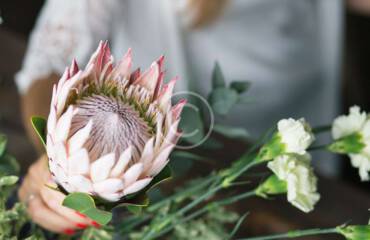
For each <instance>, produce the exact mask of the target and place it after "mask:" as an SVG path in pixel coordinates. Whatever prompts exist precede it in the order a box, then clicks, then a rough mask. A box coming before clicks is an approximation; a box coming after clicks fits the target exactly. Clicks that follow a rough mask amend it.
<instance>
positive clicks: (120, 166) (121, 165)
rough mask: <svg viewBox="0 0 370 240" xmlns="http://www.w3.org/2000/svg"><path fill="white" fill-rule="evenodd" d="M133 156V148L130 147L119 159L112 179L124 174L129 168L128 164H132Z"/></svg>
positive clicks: (112, 173)
mask: <svg viewBox="0 0 370 240" xmlns="http://www.w3.org/2000/svg"><path fill="white" fill-rule="evenodd" d="M131 156H132V148H131V146H129V147H128V148H127V149H126V150H125V151H124V152H123V153H122V154H121V156H120V157H119V159H118V162H117V163H116V165H115V166H114V167H113V169H112V172H111V176H112V177H118V176H119V175H121V174H122V173H123V171H124V170H125V168H126V167H127V164H128V163H129V162H130V160H131Z"/></svg>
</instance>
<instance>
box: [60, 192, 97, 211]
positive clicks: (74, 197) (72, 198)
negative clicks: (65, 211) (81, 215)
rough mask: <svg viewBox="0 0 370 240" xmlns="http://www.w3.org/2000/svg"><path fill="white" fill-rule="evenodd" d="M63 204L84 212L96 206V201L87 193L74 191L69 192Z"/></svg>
mask: <svg viewBox="0 0 370 240" xmlns="http://www.w3.org/2000/svg"><path fill="white" fill-rule="evenodd" d="M63 206H65V207H69V208H72V209H74V210H76V211H79V212H83V211H85V210H88V209H90V208H95V202H94V199H93V198H92V197H91V196H90V195H88V194H87V193H81V192H74V193H70V194H68V196H67V197H66V198H65V199H64V200H63Z"/></svg>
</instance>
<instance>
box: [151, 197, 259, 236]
mask: <svg viewBox="0 0 370 240" xmlns="http://www.w3.org/2000/svg"><path fill="white" fill-rule="evenodd" d="M255 195H256V192H255V191H249V192H245V193H242V194H239V195H236V196H232V197H229V198H226V199H223V200H220V201H216V202H211V203H209V204H207V205H206V206H204V207H202V208H200V209H198V210H197V211H195V212H193V213H192V214H189V215H188V216H186V217H184V218H182V219H180V220H178V221H177V222H176V223H173V224H171V225H170V226H168V227H166V228H165V229H163V230H162V231H160V232H158V233H157V234H155V235H153V236H152V238H153V239H155V238H159V237H161V236H163V235H164V234H166V233H168V232H169V231H171V230H172V229H173V228H174V227H175V226H176V225H178V224H182V223H186V222H188V221H190V220H193V219H194V218H197V217H199V216H201V215H203V214H204V213H206V212H208V211H209V210H210V209H212V208H214V207H222V206H225V205H229V204H232V203H235V202H237V201H240V200H242V199H246V198H249V197H252V196H255Z"/></svg>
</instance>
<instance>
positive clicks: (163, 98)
mask: <svg viewBox="0 0 370 240" xmlns="http://www.w3.org/2000/svg"><path fill="white" fill-rule="evenodd" d="M177 80H178V78H177V77H176V78H174V79H172V80H171V81H170V82H169V83H168V84H166V85H165V86H164V87H163V89H162V92H161V93H160V94H159V97H158V100H159V106H160V108H161V109H162V111H167V108H168V107H169V106H170V105H171V97H172V93H173V90H174V88H175V84H176V81H177Z"/></svg>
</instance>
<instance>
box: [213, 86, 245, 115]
mask: <svg viewBox="0 0 370 240" xmlns="http://www.w3.org/2000/svg"><path fill="white" fill-rule="evenodd" d="M238 97H239V95H238V93H237V92H236V91H235V90H234V89H230V88H217V89H215V90H213V91H212V92H211V94H210V96H209V102H210V104H211V107H212V109H213V110H214V111H215V113H217V114H220V115H226V114H228V113H229V111H230V110H231V108H232V107H233V106H234V105H235V104H236V103H237V102H238Z"/></svg>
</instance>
